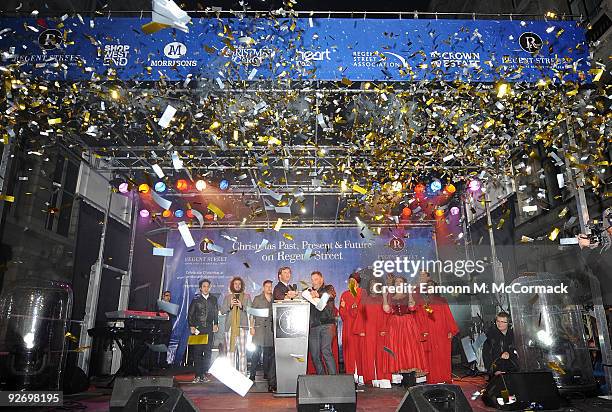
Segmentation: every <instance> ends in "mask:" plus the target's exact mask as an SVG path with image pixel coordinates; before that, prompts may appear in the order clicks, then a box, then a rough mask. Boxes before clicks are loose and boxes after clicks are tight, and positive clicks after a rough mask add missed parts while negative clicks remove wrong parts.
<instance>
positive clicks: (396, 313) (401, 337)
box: [389, 297, 426, 372]
mask: <svg viewBox="0 0 612 412" xmlns="http://www.w3.org/2000/svg"><path fill="white" fill-rule="evenodd" d="M389 306H390V307H391V317H390V319H389V345H390V349H391V350H392V351H393V353H394V354H395V356H394V357H392V361H391V372H399V371H402V370H409V369H414V368H416V369H419V370H422V371H423V370H426V360H425V353H424V352H423V346H422V344H421V342H420V341H421V332H420V328H419V325H418V324H417V315H416V309H417V308H416V307H410V306H409V305H408V297H406V298H402V299H397V300H395V299H393V298H390V299H389Z"/></svg>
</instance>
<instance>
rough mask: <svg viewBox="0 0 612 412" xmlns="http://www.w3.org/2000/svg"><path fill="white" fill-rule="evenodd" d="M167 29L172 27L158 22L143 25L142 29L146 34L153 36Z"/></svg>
mask: <svg viewBox="0 0 612 412" xmlns="http://www.w3.org/2000/svg"><path fill="white" fill-rule="evenodd" d="M167 27H170V26H169V25H167V24H162V23H157V22H154V21H152V22H149V23H147V24H143V25H142V26H141V29H142V32H143V33H144V34H153V33H157V32H158V31H160V30H163V29H165V28H167Z"/></svg>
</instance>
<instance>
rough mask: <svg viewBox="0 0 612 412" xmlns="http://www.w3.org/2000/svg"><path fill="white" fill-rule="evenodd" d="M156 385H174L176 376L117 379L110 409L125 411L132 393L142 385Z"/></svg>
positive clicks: (168, 386) (112, 410)
mask: <svg viewBox="0 0 612 412" xmlns="http://www.w3.org/2000/svg"><path fill="white" fill-rule="evenodd" d="M147 386H156V387H166V388H171V387H173V386H174V377H172V376H139V377H126V378H117V379H115V385H114V386H113V394H112V395H111V400H110V411H111V412H120V411H123V408H124V407H125V405H127V403H128V400H129V399H130V397H131V396H132V393H133V392H134V391H135V390H136V389H137V388H141V387H147Z"/></svg>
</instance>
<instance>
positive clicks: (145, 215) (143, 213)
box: [140, 209, 149, 217]
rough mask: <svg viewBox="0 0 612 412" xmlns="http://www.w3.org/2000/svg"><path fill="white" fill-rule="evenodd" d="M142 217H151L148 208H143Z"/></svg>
mask: <svg viewBox="0 0 612 412" xmlns="http://www.w3.org/2000/svg"><path fill="white" fill-rule="evenodd" d="M140 217H149V211H148V210H147V209H142V210H141V211H140Z"/></svg>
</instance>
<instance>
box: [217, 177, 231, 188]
mask: <svg viewBox="0 0 612 412" xmlns="http://www.w3.org/2000/svg"><path fill="white" fill-rule="evenodd" d="M228 187H229V182H228V181H227V180H226V179H223V180H222V181H221V182H219V189H221V190H227V188H228Z"/></svg>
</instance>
